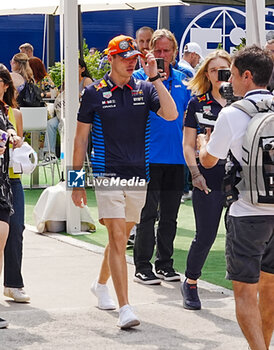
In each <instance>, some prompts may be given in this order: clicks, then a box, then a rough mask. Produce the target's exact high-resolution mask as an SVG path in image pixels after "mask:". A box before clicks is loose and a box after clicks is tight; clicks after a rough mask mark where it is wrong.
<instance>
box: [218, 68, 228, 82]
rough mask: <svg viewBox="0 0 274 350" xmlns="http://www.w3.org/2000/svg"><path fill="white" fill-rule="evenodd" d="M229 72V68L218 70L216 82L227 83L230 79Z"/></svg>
mask: <svg viewBox="0 0 274 350" xmlns="http://www.w3.org/2000/svg"><path fill="white" fill-rule="evenodd" d="M230 75H231V72H230V69H229V68H224V69H218V80H219V81H228V79H229V78H230Z"/></svg>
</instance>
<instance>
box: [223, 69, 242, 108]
mask: <svg viewBox="0 0 274 350" xmlns="http://www.w3.org/2000/svg"><path fill="white" fill-rule="evenodd" d="M230 75H231V72H230V69H229V68H224V69H218V80H219V81H223V83H222V85H221V87H220V89H219V92H220V94H221V96H222V97H223V98H225V99H226V101H227V104H226V105H227V106H229V105H231V103H233V102H235V101H238V100H239V99H240V97H236V96H234V94H233V88H232V85H231V84H230V83H228V80H229V78H230Z"/></svg>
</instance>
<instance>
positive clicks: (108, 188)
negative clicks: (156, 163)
mask: <svg viewBox="0 0 274 350" xmlns="http://www.w3.org/2000/svg"><path fill="white" fill-rule="evenodd" d="M134 44H135V43H134V40H133V38H131V37H128V36H124V35H120V36H118V37H115V38H114V39H112V40H111V41H110V42H109V44H108V48H107V52H108V61H109V63H110V65H111V71H110V72H109V73H108V74H106V75H105V76H104V77H103V78H102V79H101V80H99V81H96V82H94V83H93V84H91V85H89V86H88V87H87V88H86V89H85V90H84V94H83V96H82V101H81V106H80V109H79V112H78V122H77V130H76V135H75V140H74V155H73V168H74V169H75V170H80V169H81V168H82V165H83V161H84V158H85V152H86V148H87V142H88V135H89V130H90V124H92V141H93V147H94V156H93V157H92V167H93V175H94V177H95V178H96V182H95V193H96V199H97V205H98V211H99V221H100V223H101V224H103V225H105V226H106V228H107V230H108V235H109V244H108V245H107V247H106V249H105V254H104V260H103V263H102V267H101V271H100V275H99V278H98V280H97V281H95V282H94V283H93V286H92V292H93V293H94V294H95V295H96V296H97V298H98V306H99V308H100V309H105V310H106V309H107V310H109V309H115V304H114V302H113V300H112V299H111V297H110V296H109V293H108V289H107V286H106V283H107V280H108V279H109V277H110V275H111V276H112V280H113V284H114V287H115V291H116V294H117V299H118V302H119V306H120V310H119V321H118V326H119V327H121V328H122V329H126V328H130V327H134V326H138V325H139V324H140V321H139V319H138V318H137V316H136V315H135V314H134V312H133V310H132V308H131V307H130V305H129V301H128V287H127V265H126V260H125V250H126V244H127V240H128V236H129V233H130V230H131V229H132V227H133V226H134V225H135V223H137V222H139V219H140V213H141V209H142V207H143V205H144V202H145V196H146V182H147V181H148V180H149V167H148V149H149V124H150V120H149V111H150V110H152V111H154V112H155V113H157V115H158V118H159V119H161V117H162V118H165V119H166V120H175V119H176V118H177V116H178V113H177V109H176V105H175V103H174V101H173V99H172V97H171V96H170V95H169V94H168V92H167V90H166V89H165V87H164V85H163V83H162V81H161V79H160V76H159V74H158V72H157V64H156V60H155V57H154V56H153V54H151V53H147V55H146V61H147V65H146V66H145V71H146V74H147V75H148V77H149V80H150V82H152V84H151V83H149V82H144V81H138V80H136V79H134V78H132V73H133V71H134V68H135V65H136V62H137V57H138V56H140V55H142V54H141V53H140V52H139V51H137V50H136V47H135V45H134ZM143 64H144V62H143ZM132 183H133V184H134V186H135V188H133V186H132ZM144 184H145V185H144ZM72 199H73V201H74V204H75V205H76V206H79V207H81V206H83V205H86V204H87V198H86V192H85V189H83V188H74V190H73V193H72Z"/></svg>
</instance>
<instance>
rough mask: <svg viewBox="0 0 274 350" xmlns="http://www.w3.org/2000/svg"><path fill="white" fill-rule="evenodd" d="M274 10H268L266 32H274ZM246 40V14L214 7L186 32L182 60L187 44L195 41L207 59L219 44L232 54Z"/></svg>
mask: <svg viewBox="0 0 274 350" xmlns="http://www.w3.org/2000/svg"><path fill="white" fill-rule="evenodd" d="M273 15H274V9H270V8H266V16H267V17H266V29H267V30H266V32H268V31H270V30H274V22H273ZM268 19H269V20H268ZM242 38H246V32H245V12H243V11H241V10H239V9H237V8H234V7H212V8H210V9H208V10H206V11H203V12H202V13H200V14H198V15H197V16H196V17H195V18H194V19H193V20H192V21H191V22H190V23H189V25H188V26H187V28H186V30H185V31H184V33H183V35H182V38H181V43H180V50H179V57H180V59H181V57H182V55H183V50H184V46H185V44H187V43H188V42H190V41H194V42H196V43H198V44H199V45H200V46H201V49H202V54H203V56H204V57H206V56H207V55H208V54H209V53H210V52H212V51H214V50H215V49H216V48H217V46H218V44H219V43H221V44H222V47H223V48H224V49H225V50H226V51H228V52H229V53H232V52H233V50H234V49H235V46H237V45H239V44H240V43H241V39H242Z"/></svg>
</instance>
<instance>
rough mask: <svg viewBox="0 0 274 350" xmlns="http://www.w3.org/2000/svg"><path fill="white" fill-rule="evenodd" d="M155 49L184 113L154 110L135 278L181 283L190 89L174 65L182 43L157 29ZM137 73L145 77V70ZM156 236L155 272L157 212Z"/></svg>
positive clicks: (166, 83)
mask: <svg viewBox="0 0 274 350" xmlns="http://www.w3.org/2000/svg"><path fill="white" fill-rule="evenodd" d="M150 46H151V47H150V49H151V50H152V53H153V54H154V56H155V57H156V58H163V59H164V68H165V69H164V72H162V73H161V74H162V80H163V84H164V86H165V87H166V91H168V92H169V93H170V94H171V96H172V97H173V99H174V101H175V103H176V106H177V110H178V113H179V117H178V118H177V119H176V120H174V121H172V122H167V121H166V120H163V119H160V118H158V117H157V115H156V114H155V113H153V112H150V119H151V131H150V150H149V163H150V179H151V180H150V183H149V185H148V192H147V198H146V204H145V207H144V208H143V210H142V214H141V222H140V224H139V225H138V227H137V234H136V238H135V244H134V263H135V267H136V273H135V277H134V281H135V282H139V283H143V284H160V283H161V279H164V280H166V281H180V275H179V274H178V273H176V272H175V271H174V269H173V259H172V255H173V241H174V238H175V235H176V228H177V214H178V210H179V206H180V201H181V196H182V193H183V188H184V164H185V160H184V156H183V147H182V141H183V140H182V138H183V118H184V113H185V111H186V108H187V104H188V101H189V98H190V93H189V91H188V90H187V89H186V86H185V85H184V84H183V80H184V79H185V75H184V74H183V73H182V72H179V71H177V70H175V69H174V68H172V65H171V64H172V62H173V61H174V60H175V57H176V54H177V48H178V46H177V42H176V39H175V37H174V35H173V34H172V33H171V32H170V31H168V30H167V29H160V30H156V31H155V32H154V34H153V35H152V38H151V41H150ZM133 76H135V77H136V78H139V79H143V80H146V79H147V74H146V72H145V71H144V69H143V68H142V69H140V70H138V71H136V72H134V74H133ZM158 210H159V225H158V229H157V237H156V242H157V243H156V244H157V250H156V260H155V272H156V275H155V274H154V273H153V272H152V265H151V263H150V260H151V258H152V256H153V251H154V246H155V231H154V225H155V221H156V219H157V216H158Z"/></svg>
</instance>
